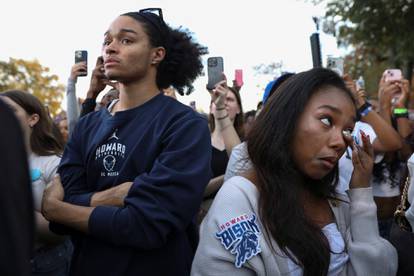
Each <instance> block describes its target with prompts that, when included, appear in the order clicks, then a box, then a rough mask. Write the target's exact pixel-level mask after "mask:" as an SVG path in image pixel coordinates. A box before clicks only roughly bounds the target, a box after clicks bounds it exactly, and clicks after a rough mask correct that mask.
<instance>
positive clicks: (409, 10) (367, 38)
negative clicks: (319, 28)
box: [313, 0, 414, 97]
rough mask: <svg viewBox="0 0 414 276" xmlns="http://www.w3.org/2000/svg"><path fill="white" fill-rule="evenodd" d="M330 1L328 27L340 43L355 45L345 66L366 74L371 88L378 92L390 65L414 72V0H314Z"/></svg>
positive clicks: (318, 0)
mask: <svg viewBox="0 0 414 276" xmlns="http://www.w3.org/2000/svg"><path fill="white" fill-rule="evenodd" d="M313 3H314V4H317V5H320V4H322V3H324V4H326V13H325V18H324V23H323V25H324V26H325V28H324V31H325V32H327V33H330V34H333V35H335V36H336V38H337V42H338V46H340V47H348V46H351V47H352V49H353V51H352V52H351V53H350V54H349V55H348V56H346V57H345V70H346V71H347V72H349V73H350V74H351V75H352V77H354V78H358V76H360V75H362V76H364V78H365V82H366V88H367V91H368V92H369V93H370V94H371V96H372V97H375V96H376V90H377V85H378V81H379V79H380V78H381V74H382V72H383V71H384V70H385V69H386V68H400V69H403V70H404V69H405V71H406V76H408V77H409V78H411V76H412V67H411V65H412V62H413V61H414V43H413V42H414V1H413V0H326V1H321V0H314V1H313Z"/></svg>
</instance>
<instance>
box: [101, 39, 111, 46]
mask: <svg viewBox="0 0 414 276" xmlns="http://www.w3.org/2000/svg"><path fill="white" fill-rule="evenodd" d="M109 43H111V41H109V40H104V42H103V43H102V45H104V46H107V45H109Z"/></svg>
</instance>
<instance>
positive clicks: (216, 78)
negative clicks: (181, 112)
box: [207, 57, 224, 90]
mask: <svg viewBox="0 0 414 276" xmlns="http://www.w3.org/2000/svg"><path fill="white" fill-rule="evenodd" d="M223 72H224V65H223V58H222V57H209V58H208V59H207V74H208V83H207V89H208V90H213V89H214V87H215V86H216V84H217V83H219V82H220V81H222V80H223V79H224V74H223Z"/></svg>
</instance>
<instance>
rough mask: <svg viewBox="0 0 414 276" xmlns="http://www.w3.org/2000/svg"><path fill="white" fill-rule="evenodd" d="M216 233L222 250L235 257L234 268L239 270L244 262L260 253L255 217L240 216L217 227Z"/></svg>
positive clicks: (258, 232)
mask: <svg viewBox="0 0 414 276" xmlns="http://www.w3.org/2000/svg"><path fill="white" fill-rule="evenodd" d="M219 228H220V231H219V232H217V233H216V238H218V239H219V240H220V242H221V244H222V245H223V246H224V248H225V249H226V250H228V251H230V253H231V254H233V255H236V260H235V263H234V264H235V266H236V267H237V268H240V267H241V266H242V265H243V264H244V263H245V262H246V261H248V260H250V259H251V258H253V257H254V256H256V255H257V254H259V253H260V252H261V249H260V243H259V238H260V234H261V232H260V229H259V226H258V225H257V223H256V216H255V215H254V214H252V215H251V216H248V215H241V216H239V217H236V218H233V219H231V220H230V221H228V222H226V223H224V224H221V225H220V226H219Z"/></svg>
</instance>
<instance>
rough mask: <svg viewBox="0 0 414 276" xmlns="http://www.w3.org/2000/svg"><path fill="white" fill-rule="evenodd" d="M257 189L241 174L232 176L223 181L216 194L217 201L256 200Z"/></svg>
mask: <svg viewBox="0 0 414 276" xmlns="http://www.w3.org/2000/svg"><path fill="white" fill-rule="evenodd" d="M258 196H259V195H258V191H257V188H256V186H255V185H254V184H253V183H252V182H251V181H250V180H248V179H247V178H245V177H243V176H233V177H231V178H230V179H228V180H227V181H225V182H224V184H223V186H222V187H221V188H220V190H219V192H218V194H217V195H216V199H217V201H220V200H223V201H228V202H230V203H231V202H234V203H237V202H240V201H247V202H257V199H258Z"/></svg>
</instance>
